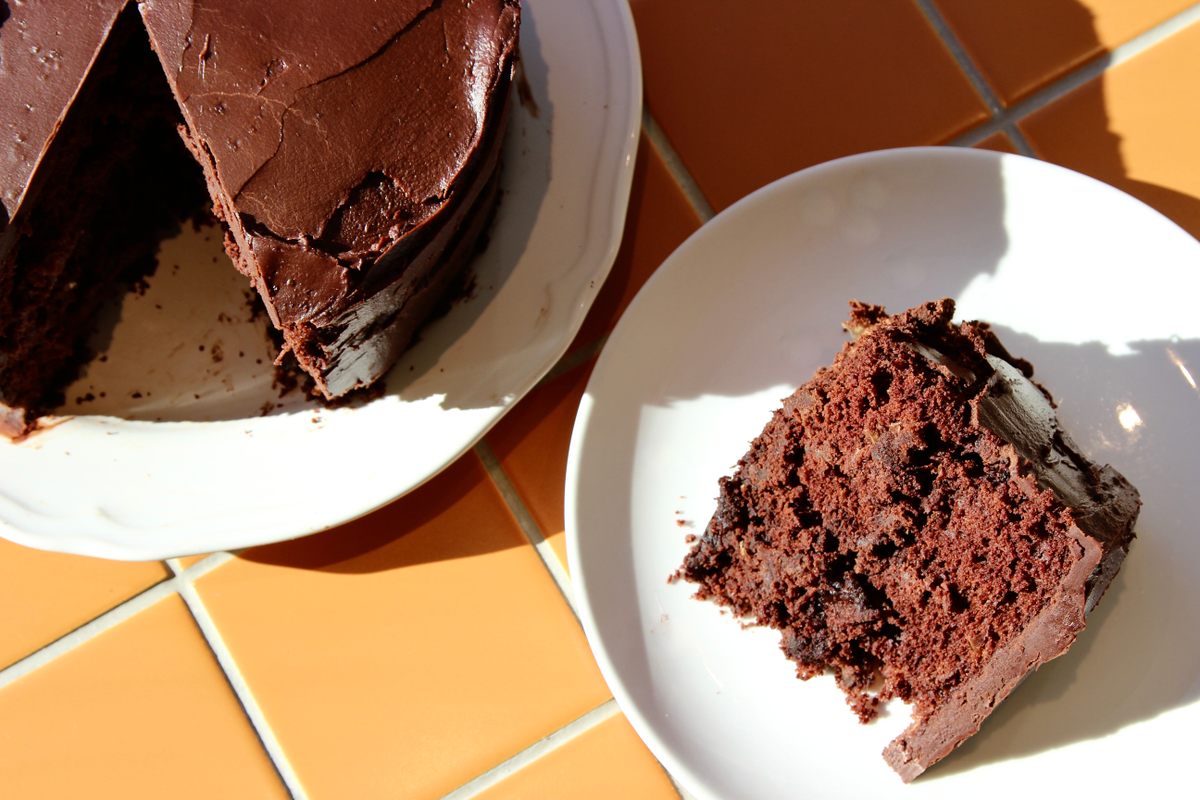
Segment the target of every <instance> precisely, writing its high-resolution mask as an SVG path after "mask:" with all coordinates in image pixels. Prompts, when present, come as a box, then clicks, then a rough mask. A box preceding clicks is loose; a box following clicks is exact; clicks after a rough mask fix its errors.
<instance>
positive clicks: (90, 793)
mask: <svg viewBox="0 0 1200 800" xmlns="http://www.w3.org/2000/svg"><path fill="white" fill-rule="evenodd" d="M0 774H2V775H3V776H4V777H3V778H2V779H0V782H2V784H3V787H4V789H3V794H4V796H5V797H14V798H16V797H30V798H32V797H113V798H116V797H120V798H141V797H145V798H155V797H172V798H188V797H195V798H208V797H255V798H258V797H263V798H269V797H286V796H287V793H286V791H285V790H284V787H283V785H282V783H281V782H280V780H279V778H278V777H277V775H276V773H275V770H274V767H272V766H271V762H270V761H269V760H268V758H267V755H266V753H265V752H264V751H263V749H262V746H261V745H260V744H259V741H258V738H257V737H256V735H255V733H254V730H253V729H252V728H251V727H250V724H249V723H248V722H247V721H246V717H245V715H244V714H243V712H242V708H241V706H240V705H239V704H238V701H237V698H236V697H235V696H234V695H233V693H232V692H231V691H230V689H229V685H228V684H227V683H226V681H225V676H224V675H223V674H222V673H221V670H220V667H218V666H217V662H216V661H215V660H214V659H213V657H212V654H211V653H210V652H209V650H208V647H207V645H206V644H205V642H204V639H203V638H202V637H201V635H200V632H199V631H198V630H197V629H196V625H195V623H194V622H193V621H192V617H191V615H190V614H189V613H188V611H187V608H186V607H185V606H184V605H183V601H182V600H180V599H179V597H178V596H177V595H169V596H167V598H166V599H164V600H161V601H159V602H158V603H156V604H155V605H153V606H151V607H150V608H148V609H146V610H145V611H142V612H140V613H138V614H136V615H134V616H133V617H132V618H130V619H128V620H126V621H125V622H123V623H121V624H119V625H118V626H117V627H115V628H113V629H111V630H109V631H106V632H104V633H102V634H100V635H99V636H97V637H96V638H95V639H92V640H90V641H88V642H86V643H84V644H83V645H80V646H79V647H78V648H77V649H75V650H72V651H70V652H68V653H66V654H64V655H62V656H60V657H59V658H57V659H56V660H54V661H51V662H50V663H49V664H47V665H45V666H43V667H41V668H39V669H37V670H34V671H33V672H31V673H29V674H28V675H26V676H25V677H23V678H20V679H18V680H17V681H16V682H15V683H13V684H11V685H9V686H7V687H5V688H4V689H2V690H0Z"/></svg>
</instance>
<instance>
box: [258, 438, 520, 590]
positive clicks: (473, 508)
mask: <svg viewBox="0 0 1200 800" xmlns="http://www.w3.org/2000/svg"><path fill="white" fill-rule="evenodd" d="M418 534H420V535H418ZM521 546H528V544H527V542H526V540H525V539H524V538H523V537H522V535H521V533H520V531H519V530H518V529H517V528H516V525H515V523H514V522H513V521H512V517H511V516H510V514H509V512H508V511H507V509H506V508H505V506H504V504H503V501H502V500H501V499H500V497H499V495H498V494H497V493H496V491H495V489H494V487H493V486H492V485H491V483H490V482H489V481H488V480H487V476H486V474H485V473H484V471H483V467H482V466H481V465H480V464H479V460H478V458H477V457H476V456H475V454H474V453H467V454H466V455H464V456H463V457H462V458H460V459H459V460H458V461H456V462H455V463H454V464H453V465H451V466H450V467H448V468H447V469H446V471H445V472H443V473H442V474H440V475H438V476H437V477H436V478H434V479H433V480H431V481H430V482H429V483H427V484H425V485H424V486H422V487H420V488H419V489H417V490H416V491H414V492H412V493H411V494H408V495H406V496H404V497H402V498H401V499H399V500H397V501H395V502H394V503H391V504H390V505H387V506H384V507H383V508H381V509H378V510H377V511H373V512H371V513H370V514H367V515H366V516H364V517H360V518H358V519H356V520H354V521H352V522H348V523H346V524H345V525H341V526H339V527H337V528H334V529H332V530H328V531H324V532H322V533H317V534H313V535H312V536H307V537H304V538H301V539H296V540H293V541H290V542H279V543H278V544H271V545H266V546H264V547H255V548H253V549H250V550H247V551H245V552H243V553H241V554H240V555H239V556H238V557H239V558H241V559H244V560H246V561H253V562H257V563H261V564H273V565H276V566H281V567H290V568H293V569H307V570H321V571H324V572H337V573H345V574H361V573H371V572H384V571H388V570H396V569H402V568H404V567H409V566H415V565H418V564H426V563H431V562H437V561H450V560H453V559H458V558H469V557H472V556H480V555H485V554H487V553H491V552H496V551H499V550H508V549H510V548H513V547H521Z"/></svg>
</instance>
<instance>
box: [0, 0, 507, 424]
mask: <svg viewBox="0 0 1200 800" xmlns="http://www.w3.org/2000/svg"><path fill="white" fill-rule="evenodd" d="M68 6H69V8H68ZM519 16H520V10H519V3H518V0H393V1H392V2H386V3H379V2H375V0H339V2H337V3H329V2H326V0H142V2H135V0H77V1H76V2H72V3H70V4H65V5H64V4H60V3H51V2H25V3H9V4H5V5H0V122H2V123H3V125H4V131H3V136H4V137H5V146H4V148H3V149H0V199H2V200H3V207H2V209H0V226H2V228H0V431H2V432H4V433H6V434H8V435H19V434H21V433H23V432H25V431H27V430H28V429H29V428H30V427H31V426H32V424H33V422H34V419H35V418H36V416H37V415H38V414H39V413H41V412H43V411H46V410H48V409H50V408H52V407H53V406H54V405H55V404H56V402H57V401H58V400H59V394H60V393H61V390H62V388H63V386H64V385H65V384H66V383H67V382H69V381H70V380H71V378H72V377H73V376H74V374H75V373H76V371H77V369H78V367H79V364H80V361H81V359H82V358H83V357H84V355H85V354H84V352H83V346H84V342H85V340H86V339H87V337H88V335H89V334H90V332H91V330H92V327H93V316H94V313H95V310H96V308H97V307H98V306H99V304H100V303H101V302H102V301H103V300H104V299H105V298H106V297H108V296H110V295H111V294H112V293H113V292H114V291H117V290H118V289H119V287H120V286H122V285H125V284H127V282H128V280H129V279H130V278H131V277H137V276H138V275H140V274H144V273H145V271H146V270H147V268H148V267H149V266H150V265H152V259H153V256H154V252H155V247H156V245H157V242H158V240H159V239H160V238H161V236H162V235H163V234H164V233H165V232H167V231H168V230H170V228H171V226H172V224H176V223H177V222H178V220H179V219H180V218H181V217H182V216H183V215H184V214H186V213H187V206H188V202H187V199H188V198H190V197H194V196H195V195H194V192H192V191H191V188H190V187H191V185H192V184H193V183H196V182H197V180H198V179H199V178H200V176H201V174H202V176H203V179H204V181H205V182H206V183H207V186H208V193H209V195H210V197H211V200H212V203H213V207H214V210H215V213H216V215H217V216H218V218H219V219H220V220H221V221H222V222H223V223H224V224H225V226H226V231H227V235H226V249H227V250H228V252H229V254H230V256H231V258H232V259H233V261H234V264H235V266H236V267H237V268H238V269H239V270H240V271H241V272H243V273H244V274H245V275H246V276H247V277H248V278H249V279H250V281H251V283H252V285H253V286H254V288H255V289H257V291H258V293H259V295H260V296H261V297H262V300H263V302H264V304H265V306H266V309H267V312H268V314H269V316H270V319H271V321H272V322H273V323H274V324H275V326H276V327H277V328H278V329H279V330H280V331H281V332H282V335H283V341H284V350H285V353H286V352H289V351H290V352H291V353H294V355H295V357H296V359H297V361H298V363H299V364H300V366H301V367H303V368H304V370H306V371H307V372H308V373H309V374H310V375H312V377H313V379H314V380H315V383H316V386H317V387H318V388H319V389H320V390H321V392H323V393H324V395H325V396H326V397H329V398H333V397H337V396H340V395H343V394H345V393H346V392H349V391H351V390H353V389H355V388H358V387H361V386H366V385H369V384H371V383H372V382H374V381H376V380H378V379H379V378H380V377H381V376H382V375H383V374H384V373H385V372H386V371H387V370H388V368H389V367H390V366H391V365H392V363H394V361H395V360H396V358H397V357H398V356H399V354H400V353H401V352H402V351H403V350H404V349H406V348H407V347H408V346H409V344H410V343H411V341H412V339H413V336H414V333H415V332H416V329H417V328H418V327H419V326H420V325H421V323H422V322H424V321H425V320H426V319H427V318H428V317H429V316H430V314H431V313H432V312H433V311H434V310H435V309H436V308H437V306H438V305H439V303H441V302H444V301H445V299H446V296H447V294H448V293H449V292H450V291H451V290H452V289H453V287H454V286H455V285H456V280H457V279H458V278H459V276H460V275H461V272H462V269H463V267H464V265H465V264H466V262H467V261H468V259H469V258H470V256H471V255H472V254H473V251H474V248H475V247H476V243H477V242H478V240H479V239H480V236H481V234H482V233H483V231H484V228H485V227H486V225H487V224H488V222H489V220H490V217H491V214H492V212H493V210H494V208H495V204H496V201H497V196H498V190H497V175H498V171H499V162H500V147H501V140H502V133H503V130H504V127H505V121H506V118H507V114H508V97H509V86H510V82H511V80H512V74H513V69H514V63H515V59H516V48H517V36H518V25H519ZM147 34H148V35H147ZM155 56H157V58H156V57H155ZM185 146H186V149H185ZM189 151H190V153H191V156H192V157H194V160H195V161H198V162H199V165H200V166H199V167H197V166H196V164H195V163H194V161H192V159H191V158H189V157H188V155H187V154H188V152H189Z"/></svg>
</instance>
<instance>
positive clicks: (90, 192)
mask: <svg viewBox="0 0 1200 800" xmlns="http://www.w3.org/2000/svg"><path fill="white" fill-rule="evenodd" d="M112 5H113V4H111V3H110V4H96V5H95V6H89V7H88V8H89V9H90V10H95V8H98V7H99V6H104V7H105V8H109V7H111V6H112ZM27 8H32V9H33V13H32V14H30V15H25V13H24V12H25V10H26V9H27ZM110 10H111V9H110ZM16 13H17V14H18V15H20V16H15V17H12V18H10V19H9V20H8V21H6V22H5V23H4V28H3V29H0V32H2V33H3V41H4V43H5V48H4V50H5V53H6V54H7V55H6V56H5V58H6V59H8V58H12V59H14V60H15V61H17V62H20V59H18V58H16V56H17V55H18V54H17V53H13V52H12V47H11V43H12V42H13V41H14V40H16V39H21V40H24V41H26V42H35V43H36V42H41V44H30V45H29V50H28V51H27V52H26V53H25V54H24V55H25V56H26V57H28V58H32V59H33V60H34V61H37V60H38V57H39V56H37V55H35V52H34V51H35V50H36V51H39V53H40V54H43V55H45V54H53V53H57V54H58V55H56V56H53V58H52V63H53V61H54V59H61V60H62V61H63V62H64V64H65V65H66V66H64V67H63V69H64V70H66V71H68V72H70V73H71V75H72V76H73V77H74V79H75V80H78V81H79V86H78V87H77V89H76V90H75V91H74V92H73V94H72V95H70V96H67V98H66V100H65V101H64V100H63V98H62V97H57V95H55V94H54V93H50V94H49V95H46V96H43V94H42V92H41V87H42V82H41V81H37V82H36V83H34V85H29V84H28V83H26V84H24V85H22V86H20V87H16V86H14V85H13V84H12V80H13V78H14V76H13V75H11V74H10V75H8V76H6V77H5V80H4V81H2V82H0V86H3V87H5V89H6V92H5V93H4V96H5V97H6V100H5V102H4V105H5V106H11V105H12V104H13V103H14V102H15V101H14V99H13V98H14V97H18V96H24V97H25V98H26V100H27V101H28V103H29V104H30V105H33V104H35V103H39V104H40V103H51V101H52V100H54V99H58V101H59V102H66V101H69V102H70V103H71V107H70V109H69V110H68V111H65V112H62V110H61V109H60V110H59V111H60V112H61V113H63V116H62V118H61V119H56V120H55V124H56V125H57V128H56V129H55V130H54V131H53V136H52V137H48V138H46V140H45V141H44V142H43V148H44V150H43V151H42V152H39V153H38V155H37V158H36V160H35V163H31V162H30V160H29V158H28V157H26V156H21V157H20V158H19V159H16V160H13V159H10V160H8V161H6V162H5V165H6V168H5V170H4V171H3V172H4V174H3V175H2V176H0V179H3V180H4V181H5V183H4V184H3V185H4V186H5V187H6V192H5V198H6V202H7V201H9V200H11V201H12V202H13V203H14V205H13V206H12V208H13V209H14V211H15V215H14V217H13V219H12V220H11V224H9V225H7V226H6V228H5V230H4V235H3V239H2V244H0V434H3V435H6V436H20V435H22V434H24V433H26V432H28V431H29V430H30V429H31V427H32V426H33V423H34V420H35V419H36V417H37V416H38V415H39V414H40V413H43V412H45V411H49V410H51V409H53V408H54V407H56V406H57V405H58V404H59V403H60V402H61V400H62V397H61V390H62V387H64V386H65V385H66V384H67V383H69V382H70V381H71V379H72V378H73V377H74V376H75V375H76V373H77V372H78V369H79V366H80V364H81V363H82V362H83V360H84V359H85V358H86V357H87V349H86V343H87V340H88V338H89V337H90V336H91V335H92V334H93V333H94V327H93V326H94V324H95V317H96V313H97V311H98V309H99V307H100V306H101V304H102V303H104V302H105V301H107V300H109V299H110V298H112V297H113V296H114V295H115V294H117V293H119V292H122V291H124V290H125V288H127V287H128V286H129V285H130V284H131V283H132V281H133V280H134V279H136V278H139V277H141V276H142V275H144V274H146V273H147V272H149V271H150V270H151V269H153V267H154V255H155V251H156V249H157V246H158V241H159V240H160V239H161V238H162V237H163V236H165V235H166V234H167V233H168V232H170V231H172V230H175V229H177V228H178V222H179V220H180V219H181V218H183V217H184V216H186V215H187V214H189V213H191V212H194V211H196V210H198V209H199V208H200V206H201V204H202V202H203V188H202V184H201V183H200V182H199V181H198V180H197V178H198V175H197V174H196V169H195V165H194V164H192V163H191V160H190V159H189V158H188V154H187V151H186V149H185V148H184V147H183V146H182V144H181V143H180V142H179V141H178V139H177V138H176V137H175V136H174V135H173V132H174V128H175V126H176V125H177V124H178V122H179V113H178V111H177V109H176V107H175V104H174V101H173V100H172V98H171V93H170V90H169V89H168V87H167V84H166V81H165V79H164V78H163V76H162V73H161V71H160V70H159V69H158V66H157V63H156V61H155V59H154V55H153V53H151V52H150V48H149V43H148V41H147V38H146V33H145V31H144V29H143V28H142V25H141V22H140V20H139V19H138V15H137V12H136V10H134V9H133V8H132V7H129V8H127V9H126V10H125V11H124V12H123V13H120V14H119V15H118V16H116V17H115V18H114V19H113V20H112V21H111V22H112V24H111V25H109V24H108V22H109V20H108V18H107V17H106V16H100V17H98V18H96V19H93V20H92V21H93V22H96V23H98V24H101V25H103V27H104V28H105V29H106V30H105V31H104V36H105V42H106V44H105V46H104V47H103V49H102V50H101V51H100V52H99V54H98V55H96V57H95V58H94V60H91V61H90V63H88V62H86V61H85V60H84V59H83V58H82V57H80V54H82V53H88V54H89V55H90V54H92V51H93V49H94V48H95V46H96V45H95V42H94V41H93V37H92V36H90V35H83V34H90V33H94V31H89V30H81V31H77V33H79V34H81V35H79V36H77V37H75V38H74V39H68V38H66V37H65V35H64V33H63V31H62V30H60V29H59V28H58V27H57V25H56V24H55V23H54V21H53V20H52V19H48V18H46V17H44V16H41V14H42V13H44V8H43V6H42V4H25V5H22V6H19V7H18V8H17V10H16ZM22 23H23V24H22ZM10 25H14V26H16V27H14V28H11V29H10V28H9V26H10ZM10 30H14V31H17V32H18V34H19V35H17V36H13V38H11V39H10V38H9V36H10ZM5 63H6V64H8V63H10V62H9V61H6V62H5ZM26 66H27V64H26ZM80 69H82V70H83V71H82V72H80V71H79V70H80ZM17 73H18V74H21V75H25V77H27V78H28V74H27V71H25V72H23V71H22V70H20V69H18V70H17ZM35 80H36V79H35ZM52 83H54V84H55V86H56V87H57V94H58V95H65V94H66V90H65V85H64V84H63V82H62V80H58V81H56V82H52ZM18 88H20V89H21V90H22V91H21V92H17V91H16V90H17V89H18ZM36 108H37V107H36V106H35V112H36ZM46 110H47V113H46V114H45V115H44V116H41V117H39V119H41V121H43V122H44V121H45V120H46V119H49V118H51V117H53V112H51V111H50V110H49V107H47V108H46ZM35 112H29V116H32V117H37V116H38V115H37V114H36V113H35ZM19 122H20V121H19V120H18V124H19ZM10 124H12V120H10ZM34 127H36V126H34ZM28 136H29V137H31V136H33V134H32V133H30V134H28ZM9 155H10V156H12V155H14V154H13V153H9ZM34 166H36V170H33V167H34ZM27 169H28V170H32V171H31V172H29V173H27V172H26V170H27ZM30 175H31V176H32V177H30ZM12 181H17V182H18V183H17V184H14V183H12ZM22 181H24V182H22Z"/></svg>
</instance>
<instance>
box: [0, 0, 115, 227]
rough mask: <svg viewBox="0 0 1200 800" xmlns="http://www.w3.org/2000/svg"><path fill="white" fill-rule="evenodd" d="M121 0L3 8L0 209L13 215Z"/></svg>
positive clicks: (0, 33)
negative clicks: (6, 13)
mask: <svg viewBox="0 0 1200 800" xmlns="http://www.w3.org/2000/svg"><path fill="white" fill-rule="evenodd" d="M125 2H126V0H82V2H79V1H77V2H74V3H72V4H71V9H70V13H64V9H63V7H62V6H61V5H60V4H59V3H54V2H41V3H37V2H23V3H12V4H10V5H9V16H8V18H7V19H4V20H3V21H0V204H2V205H3V209H4V212H5V219H4V220H0V222H3V221H7V220H11V219H13V218H14V217H16V215H17V210H18V207H19V206H20V205H21V200H22V198H23V197H24V195H25V189H26V187H27V186H28V184H29V181H30V178H31V177H32V176H33V173H34V170H35V169H36V168H37V165H38V163H39V162H40V161H41V159H42V157H43V156H44V155H45V153H46V150H47V148H48V147H49V146H50V142H51V141H52V139H53V137H54V134H55V132H57V131H58V128H59V126H60V125H61V124H62V121H63V118H64V117H65V116H66V113H67V109H68V108H69V107H70V105H71V101H72V100H73V99H74V98H75V95H76V93H77V92H78V91H79V86H80V84H81V83H82V82H83V79H84V77H85V76H86V75H87V72H88V69H89V68H90V67H91V65H92V62H93V61H95V59H96V54H97V53H99V51H100V46H101V45H102V44H103V43H104V40H105V38H106V37H107V36H108V32H109V30H110V29H111V28H112V25H113V23H114V22H115V21H116V19H117V14H119V13H120V11H121V9H122V8H123V7H124V5H125Z"/></svg>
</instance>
